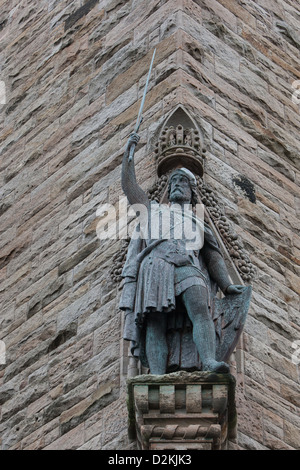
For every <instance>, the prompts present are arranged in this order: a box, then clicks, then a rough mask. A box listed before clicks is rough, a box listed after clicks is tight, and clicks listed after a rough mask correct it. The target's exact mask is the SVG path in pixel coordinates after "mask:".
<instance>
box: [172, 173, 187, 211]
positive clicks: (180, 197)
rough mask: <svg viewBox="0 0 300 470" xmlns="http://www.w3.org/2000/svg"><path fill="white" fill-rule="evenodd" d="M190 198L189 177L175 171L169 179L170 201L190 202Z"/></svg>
mask: <svg viewBox="0 0 300 470" xmlns="http://www.w3.org/2000/svg"><path fill="white" fill-rule="evenodd" d="M191 199H192V189H191V185H190V182H189V179H188V178H187V177H186V176H184V175H182V174H180V173H177V174H176V173H175V174H174V175H173V176H172V177H171V180H170V194H169V200H170V202H176V203H178V204H180V203H181V204H182V203H186V204H190V202H191Z"/></svg>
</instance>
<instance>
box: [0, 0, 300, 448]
mask: <svg viewBox="0 0 300 470" xmlns="http://www.w3.org/2000/svg"><path fill="white" fill-rule="evenodd" d="M0 7H1V18H0V80H1V81H3V82H4V83H5V86H6V104H0V153H1V163H0V165H1V195H2V197H1V206H0V211H1V240H0V246H1V255H0V258H1V259H0V278H1V287H0V289H1V316H0V339H1V340H2V341H4V344H5V347H6V361H5V362H6V364H4V365H1V366H0V413H1V423H0V442H1V446H2V449H130V448H133V447H134V444H130V443H129V442H128V440H127V411H126V403H125V398H126V396H125V386H124V383H125V377H126V374H125V372H126V370H125V369H126V361H125V360H123V359H122V356H123V354H124V351H125V347H124V345H123V343H122V341H121V326H122V325H121V323H122V316H121V314H120V312H119V311H118V309H117V305H118V297H119V294H120V292H119V288H118V285H117V284H116V283H115V282H114V281H113V280H112V279H111V278H110V276H109V273H110V271H111V267H112V257H113V255H114V254H115V253H116V252H117V251H118V250H119V248H120V247H121V241H120V240H115V241H111V240H106V241H101V240H99V239H98V237H97V234H96V224H97V217H96V210H97V208H98V207H99V205H100V204H103V203H105V202H107V203H111V204H115V203H116V202H117V200H118V196H119V195H120V194H121V187H120V164H121V159H122V152H123V150H124V146H125V143H126V139H127V136H128V135H129V134H130V132H132V130H133V127H134V124H135V120H136V116H137V113H138V108H139V103H140V100H139V99H140V97H141V95H142V92H143V87H144V84H145V80H146V75H147V71H148V67H149V63H150V60H151V56H152V52H153V48H154V47H156V48H157V52H156V59H155V63H154V70H153V74H152V78H151V81H150V90H149V93H148V95H147V101H146V105H145V114H144V123H143V124H142V127H141V132H140V134H141V144H140V146H139V150H138V152H137V155H136V164H137V174H138V179H139V182H140V184H141V185H142V186H143V187H144V188H145V189H148V188H149V187H150V186H151V185H152V184H153V183H154V181H155V161H154V157H153V154H152V152H153V136H155V135H157V133H158V132H159V130H160V127H159V126H161V125H162V123H163V121H164V119H165V117H166V115H167V113H169V112H170V111H172V110H173V109H174V108H175V106H176V105H177V104H183V105H184V106H185V107H186V109H187V110H189V112H190V113H191V115H192V116H193V117H194V118H195V119H196V120H197V121H198V122H199V124H200V125H201V126H202V128H203V131H204V136H205V145H206V148H207V159H206V167H205V181H206V183H207V184H208V185H209V186H210V187H211V188H212V189H213V190H214V191H215V194H217V195H218V198H219V201H220V204H221V206H222V207H223V208H224V211H225V212H226V215H227V217H228V219H229V221H231V223H232V225H233V227H234V229H235V230H236V232H237V233H238V234H239V235H240V237H241V240H242V241H243V243H244V246H245V248H246V250H247V251H248V253H249V255H250V257H251V261H252V263H253V264H254V266H255V268H256V278H255V281H254V282H253V291H254V292H253V300H252V305H251V310H250V313H249V317H248V320H247V324H246V328H245V332H244V335H243V342H242V349H240V350H238V352H237V357H238V358H237V359H236V360H235V361H233V364H232V367H233V369H232V370H233V373H234V374H235V375H236V376H237V381H238V384H237V405H238V413H239V422H238V440H237V443H236V444H232V447H233V448H237V449H297V448H299V442H300V430H299V428H300V419H299V370H298V365H297V362H298V361H297V358H298V356H297V350H296V347H298V348H299V343H298V346H297V343H295V342H296V341H300V334H299V329H300V320H299V293H300V283H299V252H300V251H299V250H300V237H299V222H298V220H299V170H300V165H299V150H300V149H299V127H300V114H299V111H300V109H299V104H298V103H297V99H295V98H297V93H296V89H297V86H299V83H297V82H295V81H296V80H299V79H300V72H299V59H300V52H299V47H300V39H299V33H300V10H299V5H298V2H297V1H295V0H257V1H252V0H249V1H244V0H241V1H238V0H196V1H192V0H173V1H172V0H169V1H165V0H147V1H146V0H129V1H125V0H88V1H83V0H75V1H70V0H61V1H59V0H48V1H46V0H44V1H37V0H25V1H21V2H20V1H16V0H10V1H8V0H2V1H1V2H0ZM293 353H294V358H292V355H293ZM295 354H296V357H295Z"/></svg>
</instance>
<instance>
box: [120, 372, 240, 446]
mask: <svg viewBox="0 0 300 470" xmlns="http://www.w3.org/2000/svg"><path fill="white" fill-rule="evenodd" d="M234 392H235V379H234V377H233V376H232V375H230V374H226V375H220V374H211V373H209V372H193V373H187V372H177V373H172V374H168V375H162V376H155V375H141V376H138V377H134V378H132V379H128V416H129V427H128V433H129V437H130V439H137V442H138V448H139V449H142V450H166V449H177V450H192V449H197V450H204V449H206V450H220V449H226V448H227V446H228V440H234V438H235V437H236V408H235V401H234Z"/></svg>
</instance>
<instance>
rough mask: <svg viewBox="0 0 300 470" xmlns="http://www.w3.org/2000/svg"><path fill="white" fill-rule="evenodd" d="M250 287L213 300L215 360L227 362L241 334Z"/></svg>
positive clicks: (249, 296) (249, 297) (248, 303)
mask: <svg viewBox="0 0 300 470" xmlns="http://www.w3.org/2000/svg"><path fill="white" fill-rule="evenodd" d="M251 292H252V288H251V286H245V287H244V289H243V291H242V293H240V294H235V295H226V297H224V298H222V299H217V298H215V299H214V307H213V312H214V315H213V320H214V324H215V330H216V341H217V346H216V360H217V361H225V362H226V361H228V359H229V357H230V355H231V354H232V352H233V350H234V348H235V346H236V345H237V342H238V340H239V338H240V335H241V333H242V330H243V327H244V324H245V322H246V318H247V312H248V309H249V305H250V299H251Z"/></svg>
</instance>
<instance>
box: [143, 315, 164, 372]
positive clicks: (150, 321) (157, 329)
mask: <svg viewBox="0 0 300 470" xmlns="http://www.w3.org/2000/svg"><path fill="white" fill-rule="evenodd" d="M166 331H167V315H166V314H164V313H159V312H151V313H149V314H148V315H147V327H146V356H147V359H148V363H149V368H150V373H151V374H156V375H161V374H165V373H166V369H167V360H168V344H167V336H166Z"/></svg>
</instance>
